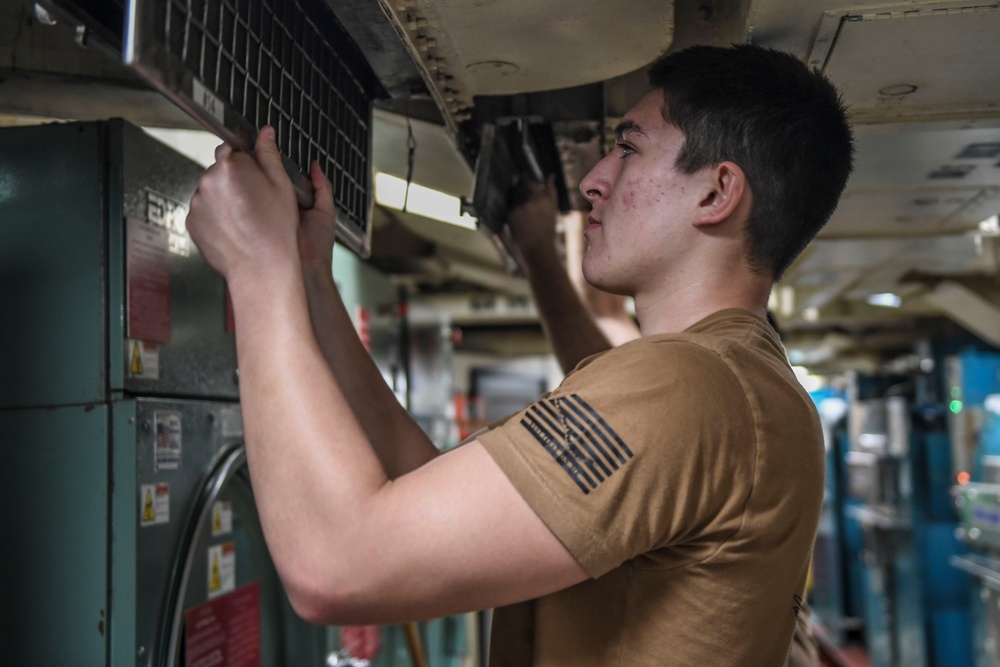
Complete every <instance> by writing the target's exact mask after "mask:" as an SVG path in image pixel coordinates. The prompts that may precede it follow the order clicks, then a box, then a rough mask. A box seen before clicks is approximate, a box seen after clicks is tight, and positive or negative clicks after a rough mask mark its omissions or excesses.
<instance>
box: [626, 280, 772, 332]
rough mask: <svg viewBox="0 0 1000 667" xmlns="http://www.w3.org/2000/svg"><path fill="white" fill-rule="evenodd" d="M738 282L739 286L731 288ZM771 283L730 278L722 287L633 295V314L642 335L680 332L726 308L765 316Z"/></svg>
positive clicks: (703, 285)
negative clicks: (739, 309)
mask: <svg viewBox="0 0 1000 667" xmlns="http://www.w3.org/2000/svg"><path fill="white" fill-rule="evenodd" d="M734 283H735V284H739V285H740V286H739V288H738V289H734V288H733V287H732V285H733V284H734ZM770 292H771V282H770V281H769V280H765V279H762V278H760V277H756V276H755V277H754V278H753V279H751V280H749V281H735V280H731V281H729V283H728V285H725V286H714V287H713V286H706V285H705V284H700V285H689V286H686V287H681V288H679V289H674V290H670V291H669V292H662V293H654V294H636V295H635V297H634V299H635V313H636V319H638V321H639V330H640V331H641V332H642V335H643V336H653V335H656V334H665V333H679V332H681V331H684V330H685V329H688V328H689V327H691V326H692V325H694V324H696V323H698V322H700V321H701V320H703V319H705V318H706V317H708V316H709V315H711V314H713V313H717V312H719V311H720V310H726V309H728V308H741V309H743V310H747V311H750V312H751V313H755V314H757V315H759V316H761V317H765V316H766V315H767V300H768V296H769V295H770Z"/></svg>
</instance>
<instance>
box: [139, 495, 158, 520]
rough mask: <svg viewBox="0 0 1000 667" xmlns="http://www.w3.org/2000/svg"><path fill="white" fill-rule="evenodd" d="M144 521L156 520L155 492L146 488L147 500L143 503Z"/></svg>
mask: <svg viewBox="0 0 1000 667" xmlns="http://www.w3.org/2000/svg"><path fill="white" fill-rule="evenodd" d="M142 521H143V523H149V522H151V521H156V510H154V509H153V492H152V491H150V490H149V489H147V490H146V501H145V502H144V503H143V504H142Z"/></svg>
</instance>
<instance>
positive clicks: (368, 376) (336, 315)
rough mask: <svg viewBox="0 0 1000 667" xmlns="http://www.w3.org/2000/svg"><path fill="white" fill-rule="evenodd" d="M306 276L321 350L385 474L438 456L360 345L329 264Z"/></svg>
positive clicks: (392, 475) (393, 474)
mask: <svg viewBox="0 0 1000 667" xmlns="http://www.w3.org/2000/svg"><path fill="white" fill-rule="evenodd" d="M304 276H305V286H306V295H307V297H308V302H309V313H310V316H311V319H312V324H313V330H314V332H315V334H316V340H317V342H318V343H319V347H320V350H322V352H323V356H324V357H325V358H326V361H327V364H328V365H329V367H330V370H331V371H332V372H333V375H334V377H335V378H336V380H337V384H338V385H339V386H340V388H341V390H342V391H343V392H344V396H345V398H346V399H347V402H348V403H349V404H350V406H351V410H352V411H353V412H354V415H355V417H356V418H357V420H358V423H359V424H360V425H361V428H362V429H363V430H364V432H365V435H366V436H367V438H368V441H369V442H371V444H372V448H373V449H374V450H375V453H376V455H377V456H378V458H379V461H381V463H382V467H383V468H384V469H385V471H386V474H387V475H388V476H389V478H390V479H395V478H396V477H399V476H400V475H404V474H406V473H407V472H410V471H411V470H413V469H415V468H418V467H419V466H421V465H423V464H424V463H426V462H427V461H429V460H430V459H432V458H434V457H435V456H437V454H438V450H437V448H436V447H435V446H434V444H433V443H432V442H431V441H430V439H429V438H427V436H426V435H425V434H424V432H423V431H422V430H421V429H420V427H419V426H418V425H417V423H416V422H414V421H413V419H412V418H411V417H410V415H409V414H408V413H407V412H406V410H405V409H404V408H403V406H401V405H400V404H399V401H398V400H396V396H395V394H393V393H392V390H390V389H389V387H388V386H387V385H386V383H385V380H384V379H383V378H382V374H381V373H380V372H379V370H378V368H377V367H376V366H375V363H374V362H373V361H372V359H371V356H370V355H369V354H368V351H367V350H365V348H364V346H363V345H362V344H361V341H360V339H359V338H358V336H357V333H356V332H355V330H354V325H353V323H352V322H351V318H350V316H349V315H348V313H347V309H346V308H345V307H344V303H343V301H342V300H341V298H340V294H339V292H338V291H337V287H336V285H335V284H334V282H333V277H332V274H331V273H330V271H329V267H323V266H318V265H317V266H312V267H306V268H305V269H304ZM402 443H405V445H403V444H402Z"/></svg>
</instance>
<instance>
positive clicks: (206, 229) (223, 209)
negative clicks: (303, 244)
mask: <svg viewBox="0 0 1000 667" xmlns="http://www.w3.org/2000/svg"><path fill="white" fill-rule="evenodd" d="M215 160H216V161H215V164H214V165H212V166H211V167H209V169H208V171H206V172H205V174H204V175H203V176H202V177H201V180H200V181H199V182H198V189H197V191H195V194H194V197H192V199H191V208H190V211H189V213H188V217H187V227H188V231H189V232H190V234H191V238H192V239H194V242H195V243H196V244H197V246H198V249H199V250H201V253H202V255H204V256H205V259H206V260H208V263H209V264H211V265H212V266H213V267H214V268H215V269H216V270H217V271H218V272H219V273H221V274H222V275H223V276H225V277H226V279H227V280H228V281H229V282H230V283H232V282H233V279H234V278H236V277H237V276H242V275H253V274H255V273H258V274H259V273H261V272H262V271H266V270H267V269H269V268H275V267H288V266H289V265H291V266H296V268H297V261H298V250H297V233H298V225H299V214H298V207H297V205H296V202H295V192H294V190H293V189H292V184H291V181H290V180H289V179H288V174H287V173H286V172H285V168H284V166H283V165H282V163H281V155H280V153H279V152H278V147H277V146H276V145H275V143H274V129H273V128H271V127H264V128H263V129H262V130H261V131H260V134H259V135H258V137H257V143H256V145H255V147H254V155H253V156H251V155H248V154H246V153H240V152H236V151H233V150H232V149H231V148H230V147H229V146H226V145H222V146H219V148H217V149H216V150H215ZM248 272H250V273H248Z"/></svg>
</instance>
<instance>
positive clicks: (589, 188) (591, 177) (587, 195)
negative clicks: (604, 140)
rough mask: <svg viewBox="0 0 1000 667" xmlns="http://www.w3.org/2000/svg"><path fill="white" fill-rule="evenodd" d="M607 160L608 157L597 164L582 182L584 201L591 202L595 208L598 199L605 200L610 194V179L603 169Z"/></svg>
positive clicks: (581, 189) (581, 188)
mask: <svg viewBox="0 0 1000 667" xmlns="http://www.w3.org/2000/svg"><path fill="white" fill-rule="evenodd" d="M606 159H607V156H605V158H604V159H602V160H600V161H599V162H598V163H597V164H595V165H594V166H593V168H591V170H590V171H589V172H587V175H586V176H584V177H583V179H581V180H580V194H582V195H583V197H584V199H586V200H587V201H589V202H590V204H591V206H593V205H594V203H595V202H596V201H597V200H598V199H603V198H604V197H605V196H606V195H607V193H608V189H609V183H608V178H607V174H605V173H604V172H605V170H604V169H603V168H602V167H603V165H604V161H605V160H606Z"/></svg>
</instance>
